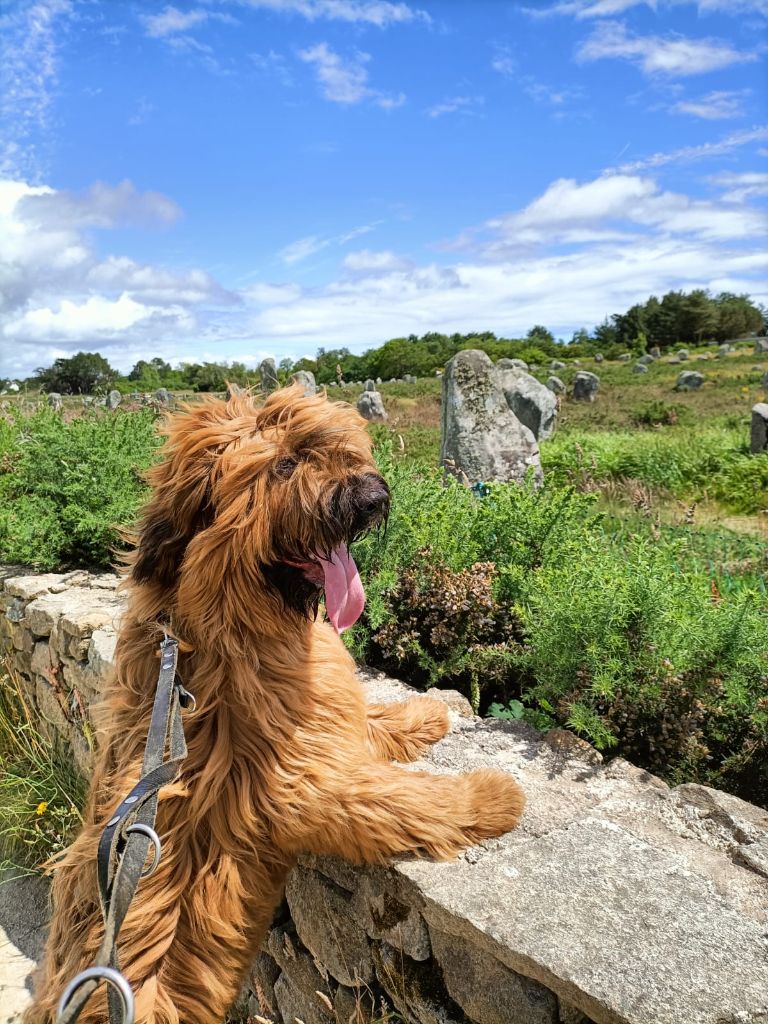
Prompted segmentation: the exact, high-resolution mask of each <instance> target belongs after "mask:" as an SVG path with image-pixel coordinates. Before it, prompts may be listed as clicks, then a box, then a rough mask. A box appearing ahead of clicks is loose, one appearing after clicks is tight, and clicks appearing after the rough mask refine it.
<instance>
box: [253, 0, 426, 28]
mask: <svg viewBox="0 0 768 1024" xmlns="http://www.w3.org/2000/svg"><path fill="white" fill-rule="evenodd" d="M235 2H237V3H238V5H239V6H242V7H251V8H253V9H254V10H268V11H275V12H278V13H281V14H298V15H301V17H304V18H306V19H307V20H308V21H321V20H326V21H345V22H348V23H351V24H367V25H376V26H378V27H379V28H384V27H386V26H387V25H396V24H403V23H405V22H409V21H422V22H426V23H429V22H430V21H431V20H432V19H431V18H430V16H429V14H428V13H427V12H426V11H423V10H419V9H418V8H415V7H410V6H409V5H408V4H406V3H390V2H388V0H235Z"/></svg>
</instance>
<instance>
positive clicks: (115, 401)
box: [107, 391, 123, 412]
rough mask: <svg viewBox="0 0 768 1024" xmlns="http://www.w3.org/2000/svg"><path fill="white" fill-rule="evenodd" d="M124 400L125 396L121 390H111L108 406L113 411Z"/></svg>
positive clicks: (108, 396)
mask: <svg viewBox="0 0 768 1024" xmlns="http://www.w3.org/2000/svg"><path fill="white" fill-rule="evenodd" d="M122 400H123V396H122V395H121V394H120V392H119V391H110V392H109V394H108V395H107V408H108V409H111V410H112V412H114V411H115V409H116V408H117V407H118V405H120V403H121V402H122Z"/></svg>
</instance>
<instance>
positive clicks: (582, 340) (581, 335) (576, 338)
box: [568, 327, 592, 345]
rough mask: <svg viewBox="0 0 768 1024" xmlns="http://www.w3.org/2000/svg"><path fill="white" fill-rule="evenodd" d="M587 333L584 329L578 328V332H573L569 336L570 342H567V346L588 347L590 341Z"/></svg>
mask: <svg viewBox="0 0 768 1024" xmlns="http://www.w3.org/2000/svg"><path fill="white" fill-rule="evenodd" d="M591 340H592V339H591V337H590V335H589V331H587V330H586V329H585V328H584V327H580V328H579V329H578V331H574V332H573V334H572V335H571V340H570V341H569V342H568V344H569V345H588V344H589V343H590V341H591Z"/></svg>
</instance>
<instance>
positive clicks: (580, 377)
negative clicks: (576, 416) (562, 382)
mask: <svg viewBox="0 0 768 1024" xmlns="http://www.w3.org/2000/svg"><path fill="white" fill-rule="evenodd" d="M599 390H600V378H599V377H598V376H597V374H596V373H590V372H589V370H579V372H578V373H577V374H576V376H575V377H574V378H573V397H574V398H575V399H576V401H577V402H594V400H595V397H596V395H597V392H598V391H599Z"/></svg>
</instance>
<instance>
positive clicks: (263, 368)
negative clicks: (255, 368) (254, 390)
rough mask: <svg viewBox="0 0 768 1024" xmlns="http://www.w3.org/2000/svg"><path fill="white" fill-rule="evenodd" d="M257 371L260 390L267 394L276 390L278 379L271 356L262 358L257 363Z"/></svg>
mask: <svg viewBox="0 0 768 1024" xmlns="http://www.w3.org/2000/svg"><path fill="white" fill-rule="evenodd" d="M259 373H260V374H261V390H262V391H263V392H264V394H266V395H268V394H271V392H273V391H276V390H277V386H278V381H277V367H276V366H275V360H274V359H272V358H271V357H270V358H269V359H262V361H261V363H260V364H259Z"/></svg>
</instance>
